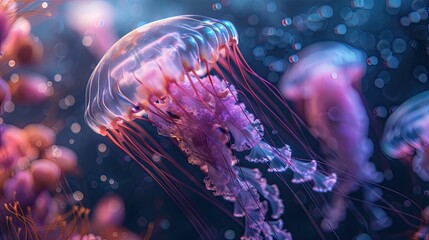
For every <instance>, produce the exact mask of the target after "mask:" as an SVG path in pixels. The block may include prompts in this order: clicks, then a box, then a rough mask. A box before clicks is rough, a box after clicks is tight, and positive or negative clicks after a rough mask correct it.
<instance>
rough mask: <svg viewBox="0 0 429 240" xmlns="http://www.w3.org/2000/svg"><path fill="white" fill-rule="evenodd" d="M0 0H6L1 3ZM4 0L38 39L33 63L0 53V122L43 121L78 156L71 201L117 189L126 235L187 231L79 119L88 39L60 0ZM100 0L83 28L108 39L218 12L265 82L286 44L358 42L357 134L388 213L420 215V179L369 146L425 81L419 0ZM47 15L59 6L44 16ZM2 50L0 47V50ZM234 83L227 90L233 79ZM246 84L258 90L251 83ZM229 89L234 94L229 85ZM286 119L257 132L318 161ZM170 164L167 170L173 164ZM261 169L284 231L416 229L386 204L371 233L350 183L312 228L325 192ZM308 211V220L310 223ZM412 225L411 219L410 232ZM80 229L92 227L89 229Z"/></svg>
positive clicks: (276, 70)
mask: <svg viewBox="0 0 429 240" xmlns="http://www.w3.org/2000/svg"><path fill="white" fill-rule="evenodd" d="M5 2H8V1H2V3H5ZM9 2H19V3H32V4H33V8H32V9H33V10H36V11H37V12H38V13H37V14H24V17H26V18H27V19H28V20H29V22H30V23H31V34H29V36H30V37H28V38H27V39H30V40H31V39H33V40H34V39H39V41H40V43H42V44H43V55H42V58H41V60H40V61H39V60H37V61H33V62H31V61H30V63H29V64H21V63H17V62H19V61H15V65H13V63H14V62H10V63H11V64H10V65H9V61H10V60H8V61H5V60H3V61H1V60H0V62H2V65H1V66H0V74H1V77H2V78H3V79H4V80H5V81H7V82H8V85H10V86H11V88H13V89H12V90H14V92H13V95H15V94H16V95H17V97H16V98H15V99H14V96H12V104H10V103H8V104H5V105H4V110H5V111H4V114H3V115H2V116H1V117H0V122H4V123H6V124H7V125H15V126H17V127H19V128H21V129H22V128H24V127H25V126H26V125H28V124H30V123H40V122H43V123H44V124H45V125H47V126H49V127H50V128H52V129H54V131H55V132H56V133H58V134H57V135H56V139H57V144H58V145H61V146H65V147H68V148H70V149H73V150H74V151H75V153H76V154H77V155H78V159H79V160H78V166H79V171H78V173H77V174H76V175H75V174H68V175H67V180H68V183H69V185H70V188H71V189H72V190H71V192H72V193H74V194H72V195H71V197H72V198H73V196H76V197H77V199H80V197H82V199H81V200H80V201H79V202H80V203H82V204H83V206H85V207H89V208H91V209H92V210H93V211H92V213H94V209H95V208H94V206H95V205H96V203H97V202H98V201H99V200H100V199H101V198H102V197H103V196H105V195H106V194H118V195H120V196H121V197H122V198H123V199H124V203H125V211H126V218H125V220H124V222H123V225H124V226H126V227H127V228H130V229H131V230H133V232H136V233H143V234H140V235H139V236H141V237H142V236H143V235H144V233H145V232H146V231H147V230H150V231H151V232H152V234H151V235H150V236H151V239H198V238H199V237H198V235H197V233H196V231H195V230H194V228H193V226H192V224H190V222H189V220H187V219H186V218H185V216H184V215H183V213H182V212H181V211H179V209H178V208H177V206H176V204H175V203H174V202H173V201H172V200H171V198H169V197H168V196H167V194H166V193H165V192H164V191H163V190H162V189H161V188H160V187H159V185H158V184H157V183H156V182H155V181H154V179H153V178H152V177H151V176H149V175H148V174H147V173H146V172H145V171H142V170H141V168H140V167H139V166H138V164H137V163H136V162H135V161H132V160H131V158H130V156H128V155H127V154H125V153H124V152H123V151H122V150H120V149H119V148H117V147H116V146H115V145H114V144H113V143H112V142H111V141H109V140H108V139H107V138H105V137H102V136H100V135H97V134H92V133H91V130H90V128H89V127H88V126H87V125H86V124H85V122H84V119H83V117H82V116H83V114H84V111H85V102H84V101H85V91H84V89H85V87H86V83H87V81H85V80H86V79H88V78H89V76H90V74H91V73H92V71H93V68H94V67H95V66H96V64H97V63H98V62H99V59H98V57H95V55H93V54H92V53H91V52H90V50H89V48H88V47H87V46H85V45H84V43H85V44H88V41H83V37H82V36H81V35H80V34H79V33H78V32H77V31H76V30H75V29H71V27H70V26H69V25H68V24H67V22H68V21H67V19H66V16H67V14H66V13H67V12H68V10H67V9H68V6H66V5H65V4H64V5H63V3H64V2H67V3H68V2H69V1H57V0H53V1H50V0H47V1H27V0H26V1H9ZM45 2H46V3H45ZM77 2H79V1H77ZM80 2H82V3H83V2H87V1H80ZM91 2H92V1H91ZM103 2H104V3H106V4H110V5H111V6H112V9H113V10H114V14H112V15H110V16H107V17H103V18H102V19H99V20H95V22H93V25H92V26H96V27H99V28H104V27H105V26H106V25H104V26H103V24H100V23H102V22H103V21H104V22H112V23H113V24H112V25H111V26H112V28H113V29H114V33H116V34H117V36H123V35H125V34H127V33H128V32H130V31H131V30H133V29H135V28H137V27H139V26H141V25H143V24H146V23H148V22H152V21H154V20H157V19H162V18H167V17H171V16H177V15H182V14H199V15H204V16H210V17H213V18H217V19H225V20H228V21H230V22H232V23H233V24H234V25H235V26H236V28H237V29H238V30H239V31H238V34H239V40H240V51H241V52H242V54H243V56H244V57H245V59H246V60H247V62H248V63H249V65H250V66H251V68H252V69H254V71H255V72H257V73H258V74H259V75H260V76H262V77H263V78H265V79H267V80H268V81H270V82H271V83H273V84H277V81H278V80H279V79H280V76H281V75H282V74H283V72H284V71H285V70H286V69H288V66H289V65H290V64H292V63H294V62H295V61H296V60H297V52H298V51H299V50H300V49H301V48H302V47H303V46H308V45H310V44H312V43H315V42H318V41H327V40H328V41H338V42H345V43H347V44H349V45H350V46H353V47H354V48H357V49H363V50H364V51H365V52H366V53H367V59H366V61H367V73H366V75H365V77H364V78H363V79H362V81H361V88H362V91H361V95H362V97H363V98H362V99H364V103H365V105H366V108H367V110H368V115H369V119H370V120H371V125H370V126H371V127H372V129H371V130H370V131H369V133H370V134H369V137H370V138H371V139H372V141H373V142H374V151H373V157H372V159H371V160H372V161H373V162H374V163H375V164H376V165H377V169H379V170H380V171H381V172H382V173H383V175H384V181H383V182H382V183H381V187H382V188H387V190H386V189H384V190H383V199H385V200H386V201H387V202H388V203H391V204H393V205H394V206H395V208H396V209H397V210H398V211H399V212H400V213H403V214H402V216H404V215H406V214H409V215H408V217H407V219H408V220H413V219H412V216H415V217H419V216H420V215H421V209H418V208H417V207H416V205H418V206H427V205H428V199H427V190H428V189H429V186H428V184H429V183H427V182H425V181H423V180H421V179H420V178H419V177H417V175H416V174H415V173H414V172H413V171H409V169H408V168H405V167H404V165H403V164H402V163H401V162H400V161H387V158H386V157H385V155H384V154H383V152H382V151H381V148H380V144H379V142H380V139H381V135H382V131H383V126H384V124H385V121H386V118H387V116H388V115H389V114H390V113H391V112H393V110H394V109H395V108H396V106H398V105H400V104H401V103H403V102H404V101H405V100H406V99H408V98H409V97H410V96H412V95H414V94H416V93H418V92H421V91H423V90H424V89H426V88H427V84H428V82H427V75H428V66H429V65H428V55H427V37H428V31H427V24H426V22H427V19H428V14H427V3H426V2H425V1H423V0H411V1H367V0H365V1H354V0H353V1H335V2H333V1H331V2H326V1H323V2H322V1H293V0H270V1H260V0H248V1H236V0H232V1H200V0H183V1H179V2H178V1H173V0H157V1H141V0H127V1H123V0H108V1H107V0H106V1H103ZM28 6H30V5H28ZM43 6H45V7H46V8H43ZM18 9H19V12H21V13H24V12H25V11H26V10H25V9H23V8H18ZM27 9H29V8H27ZM40 11H42V12H51V13H52V15H51V16H49V17H45V15H43V14H39V12H40ZM56 12H60V13H61V14H55V13H56ZM19 14H20V13H19ZM19 14H18V15H19ZM30 15H31V17H30ZM94 15H96V14H94ZM8 16H10V15H8ZM106 18H108V19H106ZM100 30H103V29H100ZM85 40H88V38H85ZM2 43H4V41H2ZM25 45H27V46H28V44H22V45H21V46H25ZM90 47H91V46H90ZM17 49H18V48H17ZM27 49H29V48H27ZM2 50H3V53H4V54H5V55H6V54H7V51H6V50H7V49H2ZM13 51H15V50H13ZM6 58H7V57H5V58H4V59H6ZM28 59H29V58H28ZM34 74H36V75H37V76H43V77H42V78H43V79H44V80H43V81H46V83H43V84H40V85H39V84H30V85H29V88H31V89H33V88H34V87H36V88H37V90H42V92H41V93H42V94H41V96H43V98H44V100H42V101H40V102H39V101H31V102H27V101H26V100H25V99H24V98H22V97H23V96H30V95H29V94H28V92H27V91H28V90H25V89H27V87H26V86H27V85H26V84H27V83H32V80H31V79H35V78H27V76H29V75H30V76H34ZM24 78H25V79H24ZM18 79H19V80H18ZM39 79H40V78H39ZM21 80H24V81H21ZM35 82H38V81H37V80H36V81H35ZM24 83H25V84H24ZM21 84H23V85H22V86H21ZM24 85H25V87H24ZM235 86H236V88H237V89H238V87H237V85H235ZM44 89H45V90H44ZM21 90H24V91H21ZM255 90H258V89H256V87H255ZM265 90H267V89H266V88H265V89H264V90H261V91H259V92H258V95H263V94H265ZM31 91H32V92H34V93H39V91H34V90H31ZM24 92H26V93H24ZM268 92H269V91H267V93H268ZM238 95H239V96H243V95H242V94H241V93H238ZM24 100H25V101H24ZM269 100H272V102H274V103H277V104H278V106H280V107H278V106H275V107H277V108H278V109H277V110H276V111H278V112H280V114H281V115H289V114H288V113H285V112H284V106H283V103H281V102H279V101H277V100H276V99H275V98H273V99H269ZM239 102H242V103H245V104H246V107H247V110H248V111H249V112H252V113H255V112H253V110H250V108H251V107H255V106H256V105H253V104H248V103H247V102H245V99H243V98H240V97H239ZM270 105H276V104H271V103H270ZM265 110H266V109H265ZM282 111H283V112H282ZM261 116H262V115H261V114H257V118H260V120H263V118H262V117H261ZM290 117H292V116H287V117H285V118H284V119H287V120H288V121H289V123H290V124H288V126H290V128H289V129H287V130H284V129H279V128H276V129H272V128H270V127H269V126H268V125H266V126H265V134H264V136H265V137H266V136H268V135H270V134H272V133H274V132H276V131H277V132H278V133H277V134H272V135H271V136H276V135H280V136H282V138H284V137H286V139H287V141H286V142H285V143H287V144H289V145H290V146H291V148H292V153H293V155H294V156H300V157H303V158H308V157H309V156H311V157H312V158H315V159H318V160H320V159H323V157H320V156H317V154H315V153H320V151H318V150H319V149H318V146H319V145H320V143H319V142H318V141H316V140H315V139H314V137H312V136H306V137H305V138H304V139H302V138H300V139H299V140H298V139H293V138H294V137H287V136H288V135H294V134H297V135H301V134H304V135H307V129H305V128H303V127H302V126H300V127H297V126H295V125H296V124H295V123H294V120H291V119H293V118H290ZM291 121H292V122H291ZM147 127H148V128H146V130H148V129H150V128H152V129H154V131H152V132H151V136H157V133H156V129H155V127H152V126H151V125H150V124H148V125H147ZM273 130H275V131H273ZM291 133H292V134H291ZM157 140H159V142H160V144H161V145H162V146H163V147H164V148H165V149H166V151H168V152H169V153H170V154H171V155H173V156H175V157H176V158H177V160H178V161H182V162H184V161H186V158H185V156H183V154H182V153H181V151H180V150H178V149H177V148H176V147H175V146H174V144H172V143H173V142H172V141H170V140H169V139H168V138H166V137H159V138H157ZM273 142H274V143H275V144H273V145H274V146H276V147H282V146H284V145H283V143H281V141H277V139H275V138H274V139H273ZM302 146H304V147H302ZM244 153H247V152H244ZM244 157H245V154H243V155H240V156H239V158H240V159H241V161H240V163H239V164H240V165H247V164H248V165H247V166H245V167H249V168H254V167H262V168H265V166H262V165H261V164H256V163H255V164H253V163H247V161H246V160H244ZM179 158H180V159H179ZM153 159H155V160H157V161H158V160H160V162H161V163H164V162H166V160H165V159H164V158H158V156H157V155H155V156H154V158H153ZM182 159H183V160H182ZM186 168H187V170H189V171H191V172H192V174H193V175H194V176H195V177H196V178H197V179H196V184H197V185H198V184H199V185H201V179H202V178H203V175H202V174H201V173H200V170H199V169H198V168H197V167H191V166H186ZM174 173H175V174H179V173H178V172H177V171H174ZM285 174H286V175H285V178H286V182H288V179H291V178H292V174H291V173H288V172H286V173H285ZM179 175H180V174H179ZM264 178H266V179H267V182H268V183H270V184H276V185H277V186H278V187H279V190H280V197H281V198H282V199H283V201H284V203H285V204H284V207H285V210H284V212H285V214H283V215H282V216H281V219H282V220H283V222H284V226H285V227H286V228H287V230H288V231H290V232H292V233H293V237H294V238H295V239H321V238H322V239H323V238H325V239H369V238H371V239H401V240H402V239H408V238H410V237H411V236H412V235H413V233H414V232H415V231H417V229H418V227H419V226H416V225H415V224H417V225H418V224H419V223H420V222H419V221H417V220H413V221H411V223H410V222H407V221H404V220H403V219H401V217H400V216H401V214H398V213H397V212H395V211H393V212H392V211H387V212H388V213H389V216H390V217H391V219H392V225H391V227H389V228H387V229H385V230H381V231H373V229H372V226H371V221H368V218H369V216H368V215H367V211H366V210H367V209H366V207H365V206H367V205H368V200H366V199H365V198H364V197H363V196H362V194H363V193H362V191H360V190H358V191H356V192H354V193H352V194H351V195H350V196H349V197H348V200H349V207H350V208H349V209H350V210H349V211H350V212H349V213H348V214H347V216H346V219H345V220H344V221H342V222H341V223H340V224H339V226H338V228H337V229H336V230H335V231H333V232H330V233H328V232H322V233H320V232H319V230H320V226H319V225H318V224H319V223H320V220H321V219H322V218H323V216H321V215H322V214H321V213H320V212H321V207H322V206H321V205H318V203H321V202H320V201H319V199H320V198H322V196H328V199H329V195H326V194H320V195H319V194H318V193H316V194H309V191H308V188H311V187H312V185H311V183H310V184H309V185H306V184H291V185H290V186H289V187H290V188H291V189H292V191H288V189H286V187H285V184H284V183H283V182H282V181H281V180H280V181H279V177H278V176H277V175H276V174H275V173H270V174H268V173H265V171H264ZM180 179H181V180H183V181H184V182H186V183H187V184H189V185H192V184H193V183H192V182H191V180H189V178H188V177H183V178H180ZM198 190H199V191H197V192H198V193H202V192H207V193H209V195H212V194H211V193H210V192H208V191H206V190H205V189H198ZM392 190H393V191H396V192H397V193H394V192H393V191H392ZM182 192H183V194H184V195H186V198H187V199H189V201H192V202H193V203H195V204H193V206H194V207H195V208H196V209H198V210H200V209H201V210H203V211H200V213H201V214H202V218H203V219H204V220H205V221H206V222H207V223H209V227H208V228H210V230H211V231H213V232H214V233H215V234H216V236H217V237H218V239H227V240H232V239H238V238H239V237H240V236H241V233H242V231H243V229H244V228H243V226H242V225H241V224H240V223H237V222H236V218H229V217H226V216H225V212H230V209H229V208H226V209H225V205H224V204H221V205H220V206H219V208H218V207H213V203H212V202H210V201H208V200H207V199H203V198H201V197H200V196H199V195H198V194H197V193H192V191H182ZM80 193H82V194H80ZM398 194H403V196H405V197H403V196H400V195H398ZM294 195H296V196H294ZM210 197H211V196H209V198H210ZM73 199H74V198H73ZM210 199H212V200H216V199H218V198H216V199H213V198H210ZM297 199H298V200H297ZM321 200H323V199H321ZM75 201H76V200H75ZM362 201H363V203H362ZM380 202H381V200H379V201H377V202H375V204H382V203H380ZM301 204H302V206H303V207H301ZM369 204H371V203H369ZM383 205H384V204H383ZM220 207H224V208H220ZM222 209H223V210H225V212H224V211H223V210H222ZM306 211H307V213H306ZM356 216H358V217H356ZM234 219H235V220H234ZM313 220H314V221H315V222H316V224H312V221H313ZM92 221H94V220H92ZM423 228H424V226H423V225H422V226H421V229H422V232H423ZM151 229H152V230H151ZM92 233H93V234H94V235H97V234H98V233H97V232H95V231H94V232H92ZM88 234H89V232H88ZM100 235H101V234H100ZM78 237H79V236H77V238H78Z"/></svg>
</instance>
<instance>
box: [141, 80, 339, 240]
mask: <svg viewBox="0 0 429 240" xmlns="http://www.w3.org/2000/svg"><path fill="white" fill-rule="evenodd" d="M153 100H154V101H151V102H155V105H154V106H151V107H150V109H149V112H148V114H147V118H148V119H149V120H150V121H151V122H152V123H153V124H154V125H155V126H156V127H157V129H158V132H159V133H160V134H161V135H164V136H168V137H172V138H174V139H176V141H177V144H178V146H179V148H180V149H181V150H182V151H183V152H184V153H185V154H186V155H187V156H188V162H189V163H191V164H194V165H197V166H199V167H200V168H201V170H202V171H203V172H205V173H206V174H207V177H206V178H205V180H204V182H205V185H206V188H207V189H209V190H211V191H213V193H214V194H215V195H218V196H222V197H223V198H225V199H226V200H228V201H231V202H234V216H237V217H244V218H245V225H246V227H245V233H244V236H243V237H242V239H262V237H265V238H266V239H291V235H290V233H288V232H287V231H286V230H284V229H283V222H282V221H281V220H280V219H278V218H279V217H280V216H281V214H282V213H283V211H284V206H283V203H282V200H281V199H280V197H279V190H278V188H277V186H276V185H269V184H268V183H267V180H266V179H265V178H263V177H262V173H261V172H260V171H259V170H258V169H248V168H244V167H239V166H236V163H237V162H238V159H237V158H236V155H235V154H234V151H236V152H242V151H250V152H249V154H248V156H247V157H246V159H247V160H249V161H253V162H263V163H267V164H268V167H269V168H268V170H269V171H271V172H282V171H285V170H287V169H291V170H292V171H293V172H294V173H295V177H294V179H293V182H296V183H299V182H305V181H309V180H313V181H314V183H315V187H314V190H316V191H321V192H323V191H328V190H331V189H332V186H333V185H334V183H335V181H336V177H335V174H333V175H330V176H325V175H323V174H321V173H319V172H317V171H316V162H315V161H310V162H303V161H298V160H295V159H293V158H291V150H290V148H289V146H287V145H286V146H284V147H282V148H276V147H273V146H271V145H269V144H268V143H266V142H264V141H263V140H262V138H263V134H264V128H263V125H262V123H261V122H260V121H259V119H257V118H255V116H254V115H253V114H251V113H249V112H247V111H246V107H245V105H244V104H240V103H238V98H237V93H236V91H235V89H234V87H233V86H232V85H227V84H226V83H225V81H222V80H220V79H219V78H217V77H215V76H207V77H205V78H198V77H189V78H185V79H184V80H183V81H182V82H176V83H175V84H171V85H170V86H169V95H168V96H166V97H165V98H163V99H153ZM268 209H270V210H271V213H272V214H271V218H272V219H274V221H269V220H267V217H266V214H267V211H268ZM275 219H277V220H275Z"/></svg>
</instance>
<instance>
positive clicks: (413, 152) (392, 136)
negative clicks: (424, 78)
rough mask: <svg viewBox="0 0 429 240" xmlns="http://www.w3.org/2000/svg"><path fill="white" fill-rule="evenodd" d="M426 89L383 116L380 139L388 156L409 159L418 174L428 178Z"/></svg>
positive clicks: (428, 132) (427, 95) (428, 122)
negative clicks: (387, 115)
mask: <svg viewBox="0 0 429 240" xmlns="http://www.w3.org/2000/svg"><path fill="white" fill-rule="evenodd" d="M428 116H429V92H428V91H426V92H422V93H420V94H418V95H416V96H414V97H412V98H410V99H409V100H407V101H405V102H404V103H403V104H401V105H400V106H399V107H398V108H396V109H395V110H394V112H393V113H392V114H391V115H390V116H389V118H388V119H387V122H386V125H385V128H384V134H383V138H382V142H381V146H382V149H383V151H384V153H385V154H387V155H388V156H389V157H391V158H396V159H405V160H408V161H410V162H411V166H412V169H413V170H414V172H415V173H417V174H418V176H419V177H420V178H421V179H422V180H424V181H429V161H428V155H427V154H428V152H429V150H428V147H427V146H428V143H429V118H428Z"/></svg>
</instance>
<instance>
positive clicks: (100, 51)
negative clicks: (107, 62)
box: [67, 1, 118, 59]
mask: <svg viewBox="0 0 429 240" xmlns="http://www.w3.org/2000/svg"><path fill="white" fill-rule="evenodd" d="M113 15H114V9H113V6H112V5H111V4H110V3H109V2H108V1H88V2H83V1H79V2H70V3H68V4H67V23H68V25H70V27H71V28H72V29H74V30H75V31H77V32H78V33H79V34H80V35H81V36H82V43H83V45H84V46H85V47H87V48H88V50H89V51H90V52H91V53H92V54H93V55H94V56H95V57H97V58H99V59H100V58H101V57H103V55H104V54H105V53H106V52H107V50H108V49H109V48H110V47H111V46H112V45H113V44H114V43H115V42H116V40H118V37H117V36H116V34H115V31H114V28H113V18H112V16H113Z"/></svg>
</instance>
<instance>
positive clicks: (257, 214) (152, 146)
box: [85, 16, 336, 239]
mask: <svg viewBox="0 0 429 240" xmlns="http://www.w3.org/2000/svg"><path fill="white" fill-rule="evenodd" d="M237 35H238V34H237V31H236V29H235V27H234V26H233V25H232V24H231V23H230V22H227V21H219V20H216V19H212V18H207V17H202V16H178V17H172V18H168V19H164V20H159V21H156V22H153V23H149V24H146V25H144V26H142V27H140V28H137V29H136V30H134V31H132V32H130V33H129V34H127V35H126V36H125V37H123V38H122V39H120V40H119V41H118V42H117V43H116V44H115V45H113V46H112V48H111V49H110V50H109V51H108V52H107V53H106V55H105V56H104V57H103V58H102V60H101V61H100V63H99V64H98V65H97V67H96V68H95V69H94V72H93V74H92V75H91V77H90V80H89V83H88V87H87V96H86V102H87V103H86V104H87V105H86V111H85V120H86V122H87V123H88V125H89V126H90V127H91V128H92V129H93V130H94V131H95V132H97V133H99V134H102V135H107V136H109V138H110V139H112V140H113V141H114V142H115V143H116V144H117V145H118V146H119V147H121V148H122V149H123V150H124V151H125V152H127V153H128V154H129V155H130V156H131V157H133V158H134V159H135V160H136V161H138V162H139V163H140V165H141V166H142V167H143V168H144V169H145V170H146V171H148V173H149V174H150V175H151V176H152V177H153V178H154V179H155V180H156V181H157V182H158V183H159V184H160V185H161V186H162V187H163V188H164V189H165V190H166V192H167V193H168V194H169V195H170V196H171V197H172V198H173V199H175V200H177V201H176V202H177V203H178V204H179V206H180V207H181V208H182V209H183V211H184V212H185V214H186V215H187V216H188V218H189V219H190V221H191V223H192V224H193V225H194V226H195V228H196V230H197V231H198V233H199V234H200V236H201V237H202V238H203V239H213V238H214V236H213V235H212V233H211V232H209V230H207V229H208V227H207V226H206V225H205V222H204V221H203V220H202V219H201V218H200V216H199V214H197V213H196V212H195V210H194V209H193V207H192V206H191V205H190V203H189V202H188V201H187V200H186V199H185V197H184V196H183V194H182V192H181V190H180V189H179V187H181V186H183V182H180V180H178V179H177V178H176V177H175V176H174V174H172V173H171V172H170V171H169V169H171V168H172V167H175V168H176V169H178V170H180V171H184V172H185V173H186V170H185V169H184V168H183V166H182V162H181V161H180V159H178V158H177V156H172V155H170V154H169V153H168V152H167V151H166V149H165V148H164V147H163V146H161V144H160V143H159V142H158V141H157V140H156V139H158V138H159V137H158V136H155V135H154V133H155V132H156V131H157V132H158V134H159V135H161V136H162V137H168V138H170V139H171V141H172V142H174V143H175V145H176V146H177V147H178V148H179V149H180V150H181V151H182V152H183V153H185V154H186V156H187V159H188V162H189V163H191V164H193V165H196V166H198V167H199V168H200V169H201V171H202V172H203V173H204V174H205V175H206V176H207V177H206V178H205V179H204V183H205V186H206V188H207V189H208V190H211V191H213V193H214V195H216V196H222V197H223V198H224V199H226V200H228V201H231V202H233V203H234V212H233V215H234V216H236V217H244V218H245V232H244V236H243V237H242V239H259V238H261V236H264V237H266V238H267V239H273V238H275V239H290V238H291V235H290V234H289V233H288V232H286V231H285V230H284V229H283V222H282V221H281V219H279V217H280V216H281V214H282V213H283V204H282V200H281V199H280V198H279V189H278V187H277V186H275V185H269V184H268V183H267V180H266V179H264V178H263V177H262V173H261V171H260V170H258V169H249V168H246V167H243V166H239V165H238V162H239V161H240V160H244V159H247V160H249V161H252V162H256V163H266V164H267V165H268V171H271V172H283V171H285V170H286V169H291V170H292V171H293V172H294V173H295V176H294V179H293V180H292V181H293V182H305V181H313V182H314V190H316V191H320V192H324V191H329V190H331V188H332V187H333V185H334V183H335V181H336V175H335V174H331V175H324V174H322V173H321V172H319V171H316V161H314V160H313V161H307V162H306V161H299V160H296V159H294V158H292V157H291V149H290V147H289V146H288V145H286V144H284V143H283V142H281V143H282V146H279V147H276V146H274V140H273V139H274V137H275V136H272V135H264V124H263V123H262V122H261V120H259V119H258V118H257V117H256V115H254V114H252V113H251V112H250V111H252V110H253V111H255V114H256V113H259V114H261V116H262V117H263V118H262V120H266V122H267V124H268V125H269V126H271V124H272V123H274V122H276V121H277V122H279V121H281V120H282V119H281V118H275V119H273V120H272V121H270V120H269V119H266V118H267V116H268V115H267V114H264V112H269V111H270V108H269V107H267V105H266V103H267V102H270V99H269V98H268V97H264V95H263V93H262V92H261V91H260V88H258V87H257V85H255V83H256V80H258V81H259V83H261V86H262V87H264V86H265V88H267V86H268V85H266V84H267V82H266V81H265V80H263V79H261V78H259V77H258V76H257V75H256V74H255V73H254V72H253V71H252V70H251V69H250V67H249V66H248V65H247V63H246V62H245V60H244V59H243V56H242V55H241V53H240V51H239V49H238V46H237V44H238V36H237ZM264 84H265V85H264ZM267 89H268V90H271V91H272V93H273V96H275V97H278V95H275V93H274V89H275V88H274V87H272V88H270V87H268V88H267ZM268 90H267V91H268ZM243 93H248V94H246V95H245V94H243ZM279 99H281V98H279ZM244 102H247V103H253V104H252V105H251V106H252V107H251V108H250V109H249V110H247V109H246V108H247V106H246V105H245V104H244ZM248 106H249V105H248ZM262 106H265V108H262ZM273 107H275V106H274V104H273ZM148 123H149V124H148ZM281 123H284V122H281ZM283 127H284V128H285V129H286V128H287V126H285V125H283ZM279 129H280V130H281V128H279ZM160 157H162V159H165V160H166V161H158V160H159V158H160ZM154 160H156V161H154ZM167 164H168V165H167ZM187 176H188V177H189V178H190V179H191V180H192V181H194V182H198V181H196V180H195V177H194V176H192V175H191V174H189V173H188V174H187ZM268 210H271V211H270V212H271V217H268V216H266V214H267V211H268ZM270 218H271V219H270Z"/></svg>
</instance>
